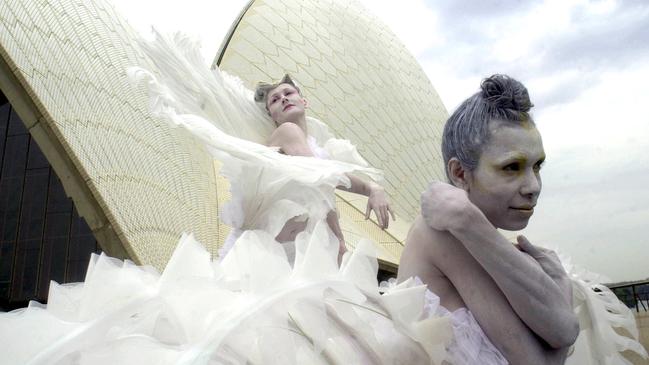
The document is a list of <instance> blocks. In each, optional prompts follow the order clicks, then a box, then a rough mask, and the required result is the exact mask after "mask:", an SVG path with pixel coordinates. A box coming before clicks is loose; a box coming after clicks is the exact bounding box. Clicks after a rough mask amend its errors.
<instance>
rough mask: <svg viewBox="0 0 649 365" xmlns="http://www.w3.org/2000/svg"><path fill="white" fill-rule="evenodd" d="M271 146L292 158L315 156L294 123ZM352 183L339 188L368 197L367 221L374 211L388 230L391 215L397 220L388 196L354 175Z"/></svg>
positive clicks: (278, 132) (275, 134) (283, 126)
mask: <svg viewBox="0 0 649 365" xmlns="http://www.w3.org/2000/svg"><path fill="white" fill-rule="evenodd" d="M269 145H270V146H276V147H279V148H280V149H281V151H282V152H283V153H286V154H287V155H291V156H309V157H312V156H313V152H312V151H311V148H309V144H308V142H307V136H306V134H305V133H304V131H303V130H302V129H301V128H300V127H299V126H298V125H297V124H294V123H283V124H281V125H280V126H279V127H277V129H275V131H274V132H273V134H272V135H271V137H270V140H269ZM347 177H348V178H349V180H350V182H351V186H350V187H349V188H347V187H344V186H339V187H338V188H339V189H342V190H345V191H349V192H352V193H355V194H361V195H365V196H366V197H367V209H366V211H365V219H368V218H369V217H370V212H371V211H374V213H375V214H376V218H377V220H378V222H379V225H380V226H381V228H388V225H389V223H390V215H392V219H395V216H394V212H393V211H392V208H391V207H390V203H389V199H388V195H387V194H386V193H385V190H384V189H383V187H382V186H380V185H379V184H376V183H374V182H371V181H365V180H363V179H360V178H358V177H356V176H354V175H352V174H347Z"/></svg>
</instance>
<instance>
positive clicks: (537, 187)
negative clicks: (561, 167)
mask: <svg viewBox="0 0 649 365" xmlns="http://www.w3.org/2000/svg"><path fill="white" fill-rule="evenodd" d="M540 193H541V176H539V174H538V173H536V172H534V171H530V172H528V173H527V174H525V181H524V182H523V185H522V186H521V194H523V195H532V196H538V195H539V194H540Z"/></svg>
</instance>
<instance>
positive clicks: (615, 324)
mask: <svg viewBox="0 0 649 365" xmlns="http://www.w3.org/2000/svg"><path fill="white" fill-rule="evenodd" d="M561 261H562V263H563V266H564V268H565V269H566V271H567V272H568V275H569V276H570V278H571V279H572V290H573V304H574V307H575V313H576V314H577V316H578V318H579V329H580V332H579V336H578V337H577V342H575V344H574V348H573V351H572V354H571V355H570V356H569V357H568V360H567V361H566V365H618V364H623V365H633V364H632V363H631V362H630V361H628V360H627V359H626V358H624V357H623V356H622V354H621V352H622V351H632V352H635V353H636V354H638V355H639V356H641V357H642V358H644V359H647V358H648V357H649V355H648V354H647V351H646V349H645V348H644V347H643V346H642V345H641V344H640V342H638V335H639V334H638V327H637V324H636V321H635V317H634V315H633V312H632V311H631V310H630V309H629V308H628V307H627V306H626V304H624V303H623V302H621V301H620V300H619V299H618V298H617V296H616V295H615V293H613V292H612V291H611V290H610V289H609V288H607V287H606V286H604V285H603V284H601V283H602V282H606V280H605V278H603V277H601V276H600V275H598V274H595V273H592V272H589V271H586V270H584V269H581V268H578V267H576V266H574V265H572V264H571V262H570V259H568V258H567V257H563V256H561ZM623 332H626V333H628V334H630V335H631V336H632V337H627V336H625V335H621V334H620V333H623Z"/></svg>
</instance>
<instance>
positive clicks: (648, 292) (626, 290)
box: [608, 281, 649, 312]
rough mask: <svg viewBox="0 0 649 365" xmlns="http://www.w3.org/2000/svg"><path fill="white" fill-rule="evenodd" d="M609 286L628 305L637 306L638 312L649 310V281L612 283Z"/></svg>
mask: <svg viewBox="0 0 649 365" xmlns="http://www.w3.org/2000/svg"><path fill="white" fill-rule="evenodd" d="M608 287H609V288H610V289H611V290H612V291H613V293H615V295H617V297H618V298H619V299H620V300H621V301H622V302H623V303H624V304H626V305H627V307H629V308H631V309H634V308H635V310H636V312H640V311H641V310H642V311H645V312H646V311H649V281H642V282H635V283H628V284H622V285H618V284H612V285H609V286H608Z"/></svg>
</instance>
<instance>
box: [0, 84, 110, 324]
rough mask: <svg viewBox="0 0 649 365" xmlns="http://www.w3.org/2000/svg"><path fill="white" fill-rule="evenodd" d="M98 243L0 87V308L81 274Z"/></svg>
mask: <svg viewBox="0 0 649 365" xmlns="http://www.w3.org/2000/svg"><path fill="white" fill-rule="evenodd" d="M98 251H99V247H98V245H97V242H96V240H95V238H94V236H93V234H92V231H91V230H90V228H89V227H88V225H87V224H86V222H85V221H84V220H83V218H81V217H79V215H78V214H77V213H76V211H75V209H74V206H73V204H72V201H71V199H70V198H68V197H67V195H66V193H65V191H64V189H63V185H62V184H61V181H60V180H59V178H58V177H57V176H56V174H55V173H54V171H53V170H52V168H51V167H50V165H49V163H48V162H47V159H46V157H45V156H44V154H43V153H42V151H41V149H40V148H39V147H38V145H37V144H36V142H35V141H34V140H32V139H31V136H30V135H29V132H28V131H27V129H26V128H25V126H24V124H23V122H22V120H20V118H19V117H18V115H17V114H16V113H15V111H14V110H13V108H12V107H11V105H10V104H9V103H7V102H6V98H4V95H3V94H2V93H0V310H5V311H6V310H11V309H14V308H18V307H23V306H25V305H26V304H27V301H28V300H34V299H35V300H39V301H41V302H44V301H46V300H47V291H48V289H49V284H50V280H55V281H57V282H59V283H65V282H70V281H81V280H83V279H84V276H85V271H86V268H87V266H88V260H89V258H90V254H91V253H92V252H98Z"/></svg>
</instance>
